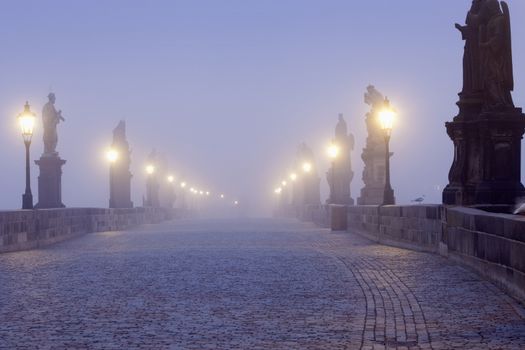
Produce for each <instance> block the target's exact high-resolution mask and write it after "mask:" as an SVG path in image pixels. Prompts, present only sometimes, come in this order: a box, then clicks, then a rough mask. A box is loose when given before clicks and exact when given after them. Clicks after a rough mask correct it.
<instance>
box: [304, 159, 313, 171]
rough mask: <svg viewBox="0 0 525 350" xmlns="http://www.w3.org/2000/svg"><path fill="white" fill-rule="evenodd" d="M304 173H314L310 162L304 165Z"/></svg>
mask: <svg viewBox="0 0 525 350" xmlns="http://www.w3.org/2000/svg"><path fill="white" fill-rule="evenodd" d="M303 171H304V172H305V173H309V172H311V171H312V163H310V162H304V163H303Z"/></svg>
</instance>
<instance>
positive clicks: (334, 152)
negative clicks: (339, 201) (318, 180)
mask: <svg viewBox="0 0 525 350" xmlns="http://www.w3.org/2000/svg"><path fill="white" fill-rule="evenodd" d="M326 154H327V155H328V157H329V158H330V159H331V160H332V170H331V174H330V201H329V202H330V203H335V202H336V200H335V161H336V159H337V157H338V156H339V146H338V145H337V144H336V143H335V142H334V140H332V142H331V143H330V145H329V146H328V147H327V149H326Z"/></svg>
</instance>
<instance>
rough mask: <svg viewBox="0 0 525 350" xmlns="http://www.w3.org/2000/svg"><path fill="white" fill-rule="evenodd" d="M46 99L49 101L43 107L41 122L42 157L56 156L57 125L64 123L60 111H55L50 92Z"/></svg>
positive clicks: (53, 97)
mask: <svg viewBox="0 0 525 350" xmlns="http://www.w3.org/2000/svg"><path fill="white" fill-rule="evenodd" d="M47 97H48V99H49V101H48V102H47V103H46V104H45V105H44V108H43V110H42V120H43V123H44V155H45V156H57V155H58V152H57V151H56V147H57V142H58V134H57V125H58V124H59V123H60V121H65V119H64V118H63V117H62V111H61V110H59V111H57V110H56V109H55V101H56V97H55V94H54V93H52V92H51V93H50V94H49V95H48V96H47Z"/></svg>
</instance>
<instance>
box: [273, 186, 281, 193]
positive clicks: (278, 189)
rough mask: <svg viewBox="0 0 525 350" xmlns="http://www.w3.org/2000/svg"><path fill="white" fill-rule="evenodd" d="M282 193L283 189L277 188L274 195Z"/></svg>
mask: <svg viewBox="0 0 525 350" xmlns="http://www.w3.org/2000/svg"><path fill="white" fill-rule="evenodd" d="M282 191H283V189H282V188H281V187H277V188H276V189H275V190H274V192H275V194H281V192H282Z"/></svg>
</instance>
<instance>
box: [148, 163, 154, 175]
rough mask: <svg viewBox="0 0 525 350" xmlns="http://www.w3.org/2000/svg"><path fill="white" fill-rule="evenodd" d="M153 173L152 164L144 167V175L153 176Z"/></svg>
mask: <svg viewBox="0 0 525 350" xmlns="http://www.w3.org/2000/svg"><path fill="white" fill-rule="evenodd" d="M153 173H155V166H154V165H152V164H148V165H146V174H148V175H153Z"/></svg>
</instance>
